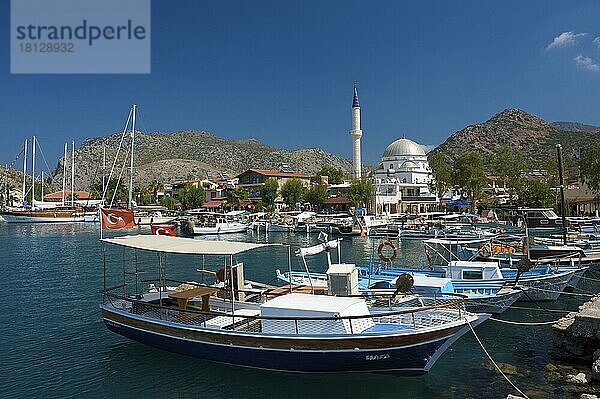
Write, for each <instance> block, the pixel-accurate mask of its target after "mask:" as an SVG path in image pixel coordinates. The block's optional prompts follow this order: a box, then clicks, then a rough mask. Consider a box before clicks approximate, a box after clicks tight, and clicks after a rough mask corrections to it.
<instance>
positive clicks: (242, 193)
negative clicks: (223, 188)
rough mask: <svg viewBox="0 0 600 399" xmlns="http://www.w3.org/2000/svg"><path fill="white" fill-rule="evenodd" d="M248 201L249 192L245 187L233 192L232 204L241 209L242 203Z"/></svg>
mask: <svg viewBox="0 0 600 399" xmlns="http://www.w3.org/2000/svg"><path fill="white" fill-rule="evenodd" d="M247 199H248V191H246V189H245V188H244V187H237V188H235V189H234V190H233V191H232V192H231V199H230V201H231V204H233V205H235V206H236V207H239V206H240V205H241V204H242V202H244V201H246V200H247Z"/></svg>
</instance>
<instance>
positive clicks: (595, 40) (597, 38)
mask: <svg viewBox="0 0 600 399" xmlns="http://www.w3.org/2000/svg"><path fill="white" fill-rule="evenodd" d="M592 42H593V43H594V44H595V45H596V46H598V47H600V36H597V37H596V38H595V39H594V40H593V41H592Z"/></svg>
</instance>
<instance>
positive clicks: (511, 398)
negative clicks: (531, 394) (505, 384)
mask: <svg viewBox="0 0 600 399" xmlns="http://www.w3.org/2000/svg"><path fill="white" fill-rule="evenodd" d="M506 399H525V398H524V397H522V396H515V395H511V394H508V396H507V397H506Z"/></svg>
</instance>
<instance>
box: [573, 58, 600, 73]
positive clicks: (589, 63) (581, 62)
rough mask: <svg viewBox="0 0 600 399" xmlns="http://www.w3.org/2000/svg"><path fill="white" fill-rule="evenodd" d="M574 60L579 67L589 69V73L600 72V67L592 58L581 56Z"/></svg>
mask: <svg viewBox="0 0 600 399" xmlns="http://www.w3.org/2000/svg"><path fill="white" fill-rule="evenodd" d="M574 60H575V63H576V64H577V66H579V67H581V68H584V69H587V70H588V71H592V72H600V65H599V64H596V63H594V60H592V59H591V58H590V57H584V56H583V55H581V54H580V55H578V56H577V57H575V58H574Z"/></svg>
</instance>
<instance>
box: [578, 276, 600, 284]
mask: <svg viewBox="0 0 600 399" xmlns="http://www.w3.org/2000/svg"><path fill="white" fill-rule="evenodd" d="M579 278H580V279H582V280H589V281H595V282H597V283H598V282H600V279H597V278H591V277H585V276H581V277H579Z"/></svg>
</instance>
